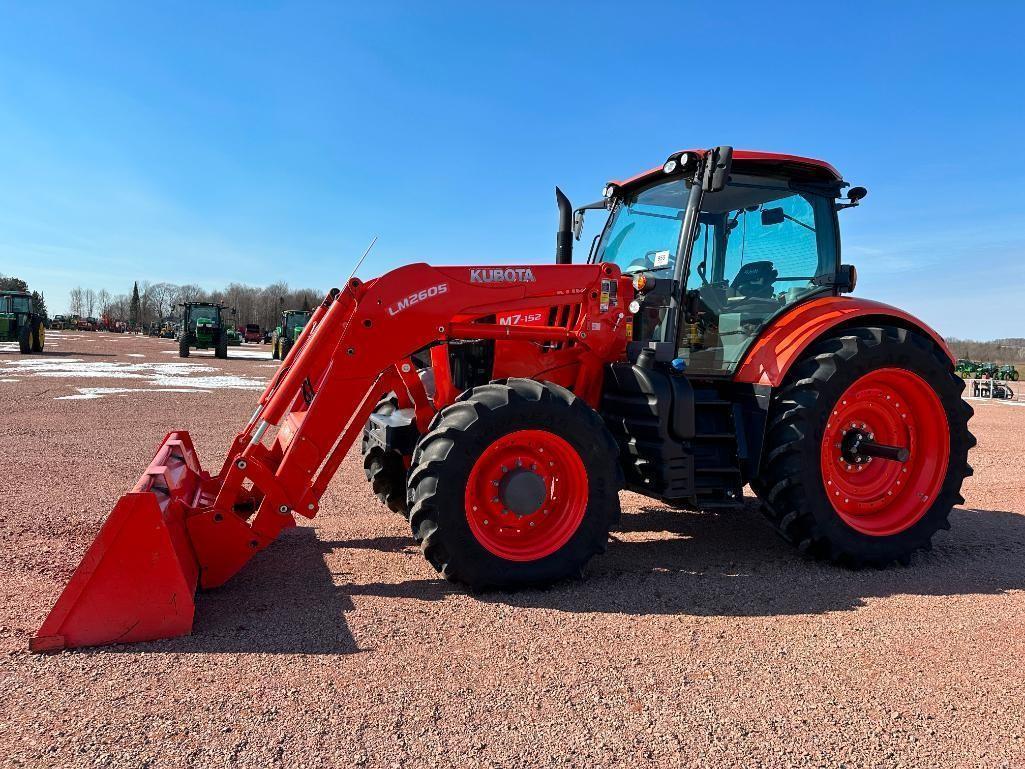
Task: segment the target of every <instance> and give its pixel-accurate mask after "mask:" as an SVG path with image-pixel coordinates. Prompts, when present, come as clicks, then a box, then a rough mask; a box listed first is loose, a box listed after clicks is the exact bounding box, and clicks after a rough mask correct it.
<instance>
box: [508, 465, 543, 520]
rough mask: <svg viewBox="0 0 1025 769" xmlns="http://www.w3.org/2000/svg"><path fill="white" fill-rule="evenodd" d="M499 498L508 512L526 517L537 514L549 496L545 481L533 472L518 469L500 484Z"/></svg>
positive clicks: (509, 473)
mask: <svg viewBox="0 0 1025 769" xmlns="http://www.w3.org/2000/svg"><path fill="white" fill-rule="evenodd" d="M498 496H499V497H500V499H501V500H502V505H503V506H504V508H505V509H506V510H509V511H510V512H513V513H516V515H519V516H524V515H530V514H532V513H536V512H537V511H538V509H539V508H540V507H541V505H542V504H544V501H545V499H546V498H547V496H548V489H547V488H546V487H545V479H544V478H542V477H541V476H540V475H538V474H537V473H535V472H534V471H533V470H525V469H523V468H522V467H517V468H515V469H514V470H511V471H510V472H507V473H505V474H504V475H503V476H502V480H500V481H499V482H498Z"/></svg>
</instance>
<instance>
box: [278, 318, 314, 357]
mask: <svg viewBox="0 0 1025 769" xmlns="http://www.w3.org/2000/svg"><path fill="white" fill-rule="evenodd" d="M311 314H312V313H311V312H309V311H308V310H285V311H284V312H283V313H281V325H280V326H278V327H277V328H276V329H274V336H273V337H272V338H271V345H272V350H273V352H272V354H271V357H272V358H274V360H284V359H285V357H286V356H287V355H288V351H289V350H291V349H292V345H293V344H295V340H296V339H298V338H299V334H301V333H302V332H303V329H304V328H305V327H306V324H307V323H308V322H309V320H310V315H311Z"/></svg>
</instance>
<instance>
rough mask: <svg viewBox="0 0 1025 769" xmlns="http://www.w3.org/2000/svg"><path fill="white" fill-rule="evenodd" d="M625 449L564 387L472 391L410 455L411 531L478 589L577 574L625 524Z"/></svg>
mask: <svg viewBox="0 0 1025 769" xmlns="http://www.w3.org/2000/svg"><path fill="white" fill-rule="evenodd" d="M617 454H618V448H617V446H616V443H615V441H614V439H613V438H612V436H611V434H610V433H609V431H608V429H607V428H606V427H605V424H604V423H603V422H602V419H601V417H600V416H599V415H598V413H597V412H595V411H594V410H593V409H592V408H591V407H590V406H588V405H587V404H586V403H584V401H582V400H580V399H579V398H577V397H575V396H574V395H573V393H571V392H570V391H568V390H566V389H565V388H563V387H559V386H558V385H554V384H551V383H541V382H536V381H534V380H531V379H509V380H508V381H506V382H504V383H499V382H496V383H492V384H487V385H483V386H481V387H475V388H473V389H472V390H469V391H468V392H466V393H464V394H463V395H462V396H461V397H460V399H459V400H458V401H457V402H456V403H454V404H453V405H451V406H449V407H448V408H446V409H444V410H443V411H442V412H441V413H440V414H439V416H438V417H437V418H436V419H435V420H434V422H433V424H432V429H431V431H430V432H428V433H427V434H426V435H424V437H423V438H422V439H421V440H420V442H419V443H418V445H417V447H416V450H415V452H414V453H413V462H412V466H411V467H410V472H409V490H408V503H409V506H410V524H411V526H412V528H413V536H414V538H415V539H417V541H419V542H420V546H421V550H422V551H423V554H424V556H425V557H426V558H427V560H428V561H430V563H431V564H432V565H433V566H434V568H435V569H437V570H438V571H439V572H441V574H442V575H443V576H445V577H446V578H447V579H450V580H453V581H459V582H465V583H466V584H468V585H470V586H471V587H472V588H474V589H478V590H480V589H486V588H516V587H524V586H541V585H546V584H550V583H552V582H555V581H557V580H560V579H564V578H567V577H578V576H580V574H581V572H582V570H583V568H584V565H585V564H586V563H587V562H588V561H589V560H590V559H591V557H592V556H594V555H596V554H598V553H603V552H605V549H606V547H607V543H608V535H609V529H610V528H611V526H612V525H613V524H614V523H616V522H617V521H618V520H619V514H620V508H619V494H618V492H619V489H620V488H621V487H622V485H623V482H622V472H621V470H620V469H619V463H618V461H617Z"/></svg>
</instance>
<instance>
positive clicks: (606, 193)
mask: <svg viewBox="0 0 1025 769" xmlns="http://www.w3.org/2000/svg"><path fill="white" fill-rule="evenodd" d="M618 192H619V185H618V184H614V183H613V182H609V183H608V184H606V185H605V189H603V190H602V191H601V194H602V197H603V198H614V197H615V196H616V194H617V193H618Z"/></svg>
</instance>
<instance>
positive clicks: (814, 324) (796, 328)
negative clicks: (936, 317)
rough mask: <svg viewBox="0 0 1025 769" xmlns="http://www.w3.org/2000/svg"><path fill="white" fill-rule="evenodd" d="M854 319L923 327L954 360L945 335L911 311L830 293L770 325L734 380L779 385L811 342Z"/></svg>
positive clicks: (916, 327) (739, 367)
mask: <svg viewBox="0 0 1025 769" xmlns="http://www.w3.org/2000/svg"><path fill="white" fill-rule="evenodd" d="M853 320H858V321H862V322H864V321H868V320H871V321H873V322H876V323H889V324H892V325H897V326H901V327H903V328H911V329H915V330H918V331H921V332H922V333H924V334H927V335H928V336H929V337H930V338H931V339H932V340H933V341H934V342H935V343H936V345H937V346H938V347H939V348H940V349H941V350H943V353H944V354H945V355H946V356H947V357H948V358H950V361H951V363H953V362H954V356H953V355H951V353H950V349H949V348H948V347H947V344H946V342H945V341H944V340H943V337H941V336H940V335H939V334H938V333H936V331H934V330H933V329H931V328H929V326H927V325H926V324H925V323H923V322H922V321H920V320H919V319H918V318H916V317H915V316H913V315H911V314H910V313H907V312H904V310H901V309H898V308H896V307H891V306H890V305H888V304H883V303H882V302H874V301H872V300H871V299H861V298H857V297H851V296H827V297H823V298H821V299H814V300H812V301H810V302H807V303H805V304H799V305H797V306H796V307H794V308H792V309H791V310H789V311H787V312H785V313H784V314H783V315H781V316H779V317H778V318H776V319H775V320H774V321H773V322H772V323H770V324H769V325H768V326H766V327H765V328H764V329H763V330H762V333H761V334H760V335H759V337H758V339H756V340H755V342H754V344H752V345H751V348H750V349H749V350H748V351H747V353H746V354H745V356H744V358H743V359H742V360H741V362H740V365H739V366H738V367H737V372H736V374H734V377H733V379H734V381H737V382H746V383H748V384H759V385H771V386H772V387H778V386H779V385H780V384H781V383H782V382H783V380H784V379H785V378H786V375H787V372H788V371H789V370H790V367H791V366H792V365H793V364H794V363H795V362H796V361H797V360H799V359H800V357H801V355H802V354H803V353H804V351H805V350H806V349H807V348H808V346H809V345H810V344H812V343H813V342H814V341H815V340H816V339H818V338H820V337H821V336H822V335H823V334H826V333H827V332H829V331H831V330H832V329H835V328H837V327H839V326H843V325H848V324H849V323H850V322H851V321H853Z"/></svg>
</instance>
